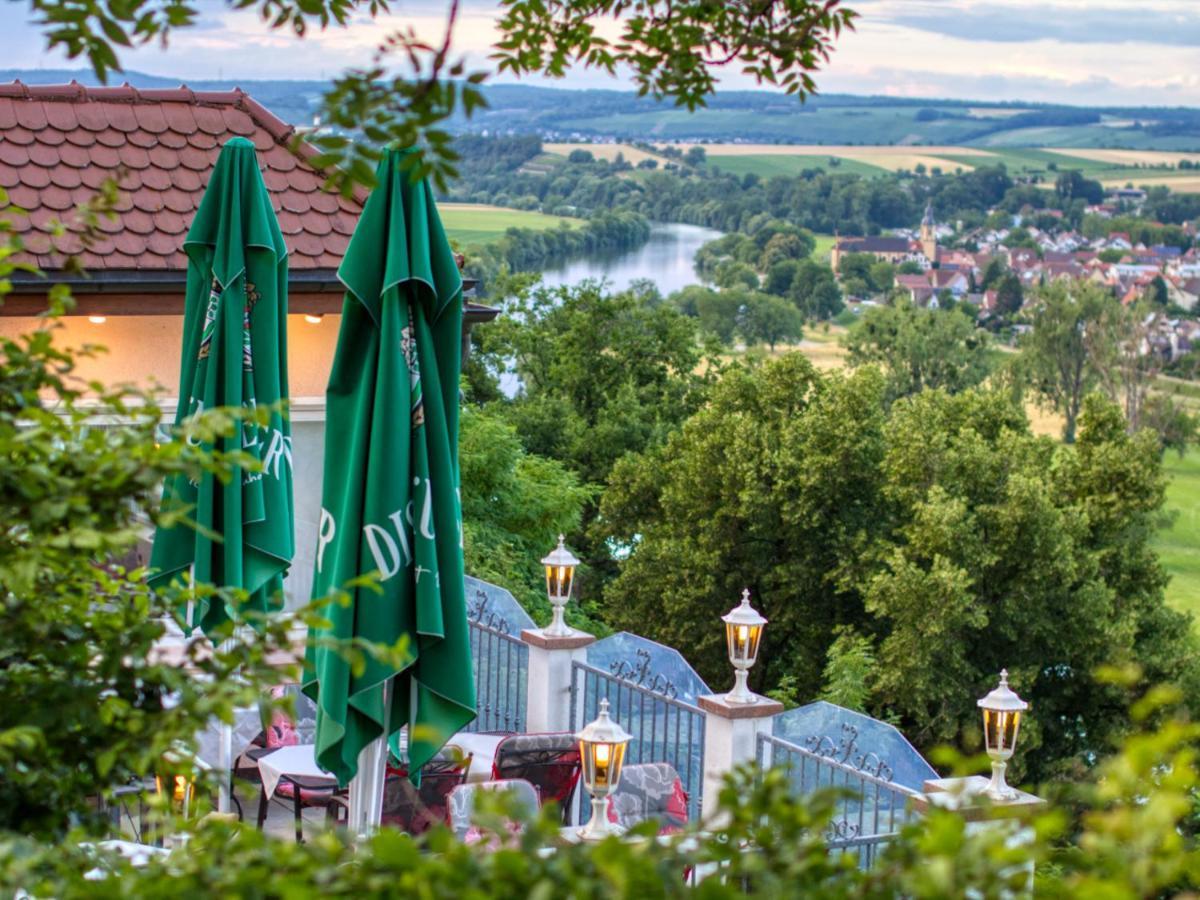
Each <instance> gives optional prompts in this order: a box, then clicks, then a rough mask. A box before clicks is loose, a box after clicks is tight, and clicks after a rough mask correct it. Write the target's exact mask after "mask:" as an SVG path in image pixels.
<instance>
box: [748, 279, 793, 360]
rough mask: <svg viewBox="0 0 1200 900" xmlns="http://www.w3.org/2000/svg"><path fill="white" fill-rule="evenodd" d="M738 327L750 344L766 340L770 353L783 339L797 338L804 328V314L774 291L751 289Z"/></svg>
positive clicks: (790, 340) (788, 340)
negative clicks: (765, 291) (764, 291)
mask: <svg viewBox="0 0 1200 900" xmlns="http://www.w3.org/2000/svg"><path fill="white" fill-rule="evenodd" d="M738 330H739V331H740V332H741V333H742V337H743V338H745V339H746V343H747V344H757V343H759V342H763V343H766V344H767V345H768V346H769V347H770V348H771V352H772V353H774V352H775V345H776V344H778V343H779V342H781V341H787V342H789V343H790V342H792V341H797V340H799V339H800V335H801V333H802V332H803V330H804V317H803V316H801V315H800V311H799V310H798V309H796V307H795V306H794V305H793V304H792V303H789V302H788V301H787V300H784V299H783V298H782V297H776V296H774V295H773V294H764V293H761V292H760V291H751V292H750V293H749V294H747V295H745V301H744V302H743V304H742V309H741V314H740V318H739V321H738Z"/></svg>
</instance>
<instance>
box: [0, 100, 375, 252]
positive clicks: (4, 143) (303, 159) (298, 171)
mask: <svg viewBox="0 0 1200 900" xmlns="http://www.w3.org/2000/svg"><path fill="white" fill-rule="evenodd" d="M294 134H295V130H294V129H293V128H292V126H290V125H288V124H286V123H285V122H283V121H282V120H281V119H279V118H277V117H276V116H274V115H273V114H272V113H270V112H268V111H267V110H266V108H264V107H263V106H261V105H260V104H258V103H256V102H255V101H254V100H252V99H251V98H250V97H249V96H248V95H246V94H245V93H243V92H242V91H240V90H233V91H193V90H190V89H189V88H187V87H179V88H175V89H171V90H138V89H136V88H133V87H130V86H129V85H124V86H122V87H114V88H86V87H83V86H81V85H79V84H77V83H75V82H71V83H70V84H64V85H45V86H42V85H38V86H34V85H26V84H23V83H21V82H19V81H16V82H13V83H11V84H3V85H0V187H3V188H5V189H6V190H7V191H8V196H9V200H10V201H11V203H12V204H13V205H14V206H17V207H20V208H21V209H22V210H24V211H25V213H24V214H20V215H13V216H12V217H13V219H14V227H15V229H16V232H17V233H18V234H20V235H21V237H22V238H23V239H24V241H25V246H26V247H27V248H28V251H29V254H28V256H29V257H31V261H33V262H36V263H37V264H38V266H39V267H40V268H42V269H44V270H53V269H55V268H61V265H62V259H61V255H60V254H63V253H80V261H81V262H82V264H83V266H84V268H85V269H89V270H125V271H129V270H139V271H149V272H165V271H179V270H183V269H185V268H186V266H187V260H186V258H185V256H184V254H183V251H182V249H181V247H182V244H183V239H184V236H185V235H186V234H187V229H188V226H189V225H191V221H192V216H193V214H194V213H195V211H196V208H197V207H198V206H199V204H200V198H201V196H202V195H203V193H204V188H205V187H206V186H207V184H208V178H209V174H210V173H211V171H212V168H213V165H214V164H215V163H216V159H217V155H218V153H219V152H220V149H221V146H222V144H224V142H225V141H226V140H228V139H229V138H232V137H234V136H238V135H240V136H243V137H246V138H249V139H250V140H251V141H253V142H254V146H255V148H256V149H257V150H258V159H259V163H260V165H261V167H262V171H263V181H264V182H265V183H266V186H267V190H268V192H270V195H271V200H272V203H273V205H274V207H275V212H276V215H277V216H278V217H279V225H280V228H281V229H282V230H283V235H284V240H285V242H286V244H287V247H288V249H289V251H290V252H291V262H290V267H291V268H292V269H293V270H295V269H307V270H318V269H336V268H337V266H338V264H339V263H340V262H341V259H342V254H343V253H344V252H345V249H346V245H347V243H348V242H349V240H350V235H351V234H352V233H353V231H354V226H355V224H356V223H357V221H358V216H359V213H360V212H361V210H362V202H363V200H365V195H363V194H359V195H356V196H355V198H354V199H351V200H347V199H345V198H343V197H340V196H338V195H336V194H331V193H328V192H326V191H323V190H321V184H322V181H323V176H322V174H321V173H320V171H318V170H317V169H315V168H313V167H312V166H311V165H310V164H309V162H308V160H309V159H311V157H312V156H313V155H314V154H315V153H316V150H314V149H313V148H312V147H310V146H308V145H306V144H301V145H300V147H299V150H298V151H297V152H293V151H292V150H291V149H289V147H288V144H289V142H290V141H291V139H292V138H293V136H294ZM117 174H121V178H120V182H119V184H120V187H121V189H122V190H121V198H120V201H119V203H118V205H117V210H118V213H119V214H118V216H117V218H116V219H115V220H113V221H107V220H102V221H101V223H100V229H101V230H102V232H103V233H104V239H103V240H101V241H100V242H99V243H97V244H94V245H93V246H91V247H89V248H83V247H81V245H80V241H79V239H78V237H77V236H75V235H73V234H69V233H68V234H66V235H63V236H61V237H52V236H51V235H50V234H49V230H50V229H49V222H51V221H52V220H54V219H58V220H61V221H63V222H67V223H69V222H70V219H71V213H72V210H73V209H74V207H75V205H76V204H78V203H81V202H83V201H84V200H86V199H87V198H88V197H89V196H91V195H92V194H93V193H94V191H95V189H96V188H98V187H99V186H100V185H101V184H102V183H103V182H104V181H105V179H107V178H109V177H112V176H115V175H117ZM10 215H11V210H10Z"/></svg>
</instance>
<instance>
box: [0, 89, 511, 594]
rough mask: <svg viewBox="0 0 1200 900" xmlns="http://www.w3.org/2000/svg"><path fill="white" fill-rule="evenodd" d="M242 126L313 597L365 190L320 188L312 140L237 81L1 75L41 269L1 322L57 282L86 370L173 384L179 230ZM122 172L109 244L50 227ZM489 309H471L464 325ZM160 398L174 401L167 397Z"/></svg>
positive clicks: (11, 158)
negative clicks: (159, 83) (252, 172)
mask: <svg viewBox="0 0 1200 900" xmlns="http://www.w3.org/2000/svg"><path fill="white" fill-rule="evenodd" d="M238 135H240V136H243V137H246V138H248V139H249V140H251V141H252V142H253V143H254V146H255V147H256V148H257V151H258V158H259V162H260V164H261V166H262V171H263V180H264V182H265V184H266V187H267V190H268V192H269V193H270V195H271V199H272V201H273V206H274V207H275V212H276V215H277V216H278V218H279V225H280V228H281V229H282V231H283V235H284V240H285V242H286V243H287V247H288V250H289V252H290V261H289V313H290V315H289V316H288V356H289V377H290V382H291V390H292V418H293V460H294V465H295V468H296V479H295V482H296V485H297V497H296V506H297V510H296V515H297V541H296V545H297V547H298V548H299V551H298V556H297V559H296V565H295V566H293V572H294V573H295V575H294V576H293V578H292V579H290V580H291V581H292V584H291V585H290V587H291V589H292V590H293V591H294V592H295V595H296V596H297V597H301V598H303V599H305V600H307V597H308V584H307V581H308V579H309V577H310V575H309V573H311V570H312V566H311V564H310V563H311V560H305V559H302V558H301V557H302V556H303V555H304V554H306V553H309V552H311V548H312V547H314V546H315V545H316V539H315V533H316V532H315V529H316V522H317V518H318V514H319V511H320V510H319V504H320V497H319V491H320V488H319V485H320V482H321V465H322V460H321V456H322V448H323V441H322V437H323V435H322V432H323V429H324V417H325V413H324V403H325V385H326V381H327V380H328V376H329V367H330V364H331V363H332V360H333V351H334V345H335V343H336V338H337V331H338V326H339V323H340V319H341V315H340V313H341V308H342V293H343V288H342V285H341V284H340V282H338V280H337V267H338V265H339V264H340V262H341V259H342V254H343V253H344V252H345V249H346V245H347V243H348V242H349V240H350V235H351V234H352V233H353V231H354V226H355V225H356V224H357V222H358V217H359V214H360V212H361V210H362V204H363V202H364V200H365V199H366V195H365V192H361V191H360V192H358V193H356V194H355V195H354V196H353V197H352V198H350V199H346V198H343V197H340V196H338V195H336V194H331V193H329V192H326V191H323V190H322V189H321V184H322V182H323V180H324V179H323V175H322V173H321V172H320V171H319V170H317V169H316V168H314V167H313V166H312V165H311V162H310V160H311V159H312V157H313V155H314V154H315V153H316V151H315V150H314V149H312V148H311V147H309V146H308V145H305V144H300V145H299V146H298V147H297V148H296V149H295V150H293V149H292V147H291V141H292V138H293V137H294V135H295V131H294V129H293V128H292V127H291V126H290V125H287V124H286V123H284V122H283V121H281V120H280V119H278V118H277V117H276V116H274V115H273V114H272V113H270V112H269V111H268V110H266V109H265V108H264V107H262V106H261V105H259V104H258V103H256V102H255V101H254V100H252V99H251V98H250V97H249V96H247V95H246V94H244V93H242V92H241V91H239V90H234V91H221V92H198V91H192V90H189V89H188V88H186V87H180V88H178V89H172V90H137V89H135V88H132V87H129V86H128V85H126V86H123V87H116V88H85V87H82V86H80V85H78V84H75V83H74V82H72V83H71V84H68V85H54V86H31V85H25V84H22V83H20V82H14V83H12V84H6V85H0V187H3V188H4V189H5V190H6V191H7V192H8V197H9V200H10V202H11V204H12V205H13V206H15V207H19V208H21V209H22V210H24V212H22V213H20V214H18V213H15V212H14V211H13V210H11V209H10V210H7V211H0V217H4V218H8V219H10V220H11V221H12V222H13V226H14V229H15V232H16V233H17V234H18V235H19V236H20V237H21V238H22V240H23V242H24V244H25V247H26V248H27V253H26V254H25V255H24V258H25V259H26V260H27V261H29V262H33V263H35V264H36V265H37V266H38V267H39V268H40V269H41V270H42V271H43V273H44V274H45V276H46V277H44V278H40V277H37V278H35V277H30V276H27V277H21V278H15V279H14V290H13V293H11V294H9V296H8V298H7V299H6V300H5V301H4V303H3V305H2V306H0V333H2V334H5V335H16V334H21V333H24V332H28V331H30V330H32V329H34V328H36V327H37V326H38V324H39V322H38V320H37V319H35V318H33V316H35V315H36V314H37V313H38V312H39V311H41V310H43V309H45V307H46V291H47V287H48V286H49V285H54V284H60V283H65V284H68V285H70V287H71V289H72V293H73V294H74V296H75V297H76V299H77V301H78V306H77V308H76V310H75V312H76V315H73V316H70V317H68V318H67V319H66V320H65V328H64V329H63V330H62V332H61V335H62V341H63V343H65V344H67V345H74V346H79V345H81V344H84V343H99V344H102V345H104V346H106V347H107V348H108V350H109V352H108V353H107V354H105V355H102V356H100V357H99V358H98V359H93V360H89V359H81V360H80V364H79V369H78V374H79V375H80V376H81V377H82V378H85V379H93V378H94V379H98V380H100V381H102V382H105V383H109V384H112V383H116V382H135V383H138V384H141V385H144V386H146V385H150V384H152V383H154V382H158V383H159V384H161V385H163V386H165V387H166V388H167V390H168V392H170V391H172V390H173V389H175V388H176V387H177V385H178V379H179V353H180V345H181V342H182V336H183V334H182V312H183V303H184V289H185V281H186V267H187V260H186V257H185V256H184V253H183V250H182V244H183V239H184V236H185V235H186V234H187V230H188V227H189V226H190V225H191V221H192V216H193V215H194V213H195V211H196V209H197V207H198V206H199V203H200V198H201V196H202V195H203V193H204V188H205V187H206V186H207V184H208V178H209V175H210V173H211V172H212V169H213V166H214V164H215V162H216V159H217V155H218V153H219V152H220V148H221V146H222V145H223V144H224V143H225V141H227V140H228V139H230V138H232V137H234V136H238ZM115 176H119V182H118V183H119V186H120V188H121V191H120V200H119V203H118V206H117V210H118V212H119V215H118V217H117V219H116V220H115V221H107V220H102V221H101V223H100V228H101V230H102V231H103V232H104V237H103V239H102V240H100V241H99V242H98V243H96V244H94V245H92V246H90V247H83V246H82V245H81V243H80V239H79V237H78V235H77V233H73V232H71V231H68V232H67V233H66V234H65V235H63V236H61V237H54V236H52V234H51V227H52V226H51V223H52V222H53V221H55V220H59V221H61V222H63V223H64V224H67V225H70V224H71V223H72V221H73V219H74V217H73V210H74V209H75V207H76V205H77V204H80V203H83V202H85V201H87V200H88V198H89V197H91V196H93V195H94V194H95V192H96V189H97V188H98V187H100V185H101V184H103V183H104V181H105V180H106V179H108V178H112V177H115ZM68 254H78V258H79V261H80V262H81V263H82V265H83V267H84V269H85V272H86V274H84V275H79V274H74V273H72V272H69V271H68V270H67V269H65V268H64V262H65V259H66V255H68ZM494 315H495V311H494V310H490V309H488V308H487V307H478V306H475V305H473V304H468V315H467V321H468V323H474V322H477V321H486V320H487V319H489V318H492V317H493V316H494ZM466 327H469V326H466ZM464 339H465V335H464ZM167 405H168V409H169V410H171V411H172V412H173V409H171V408H172V407H173V402H172V403H168V404H167ZM302 485H306V486H308V488H309V489H307V490H305V489H302V488H301V486H302ZM314 485H315V486H316V487H315V488H313V487H312V486H314ZM306 532H311V534H309V533H306ZM310 538H311V539H310ZM301 581H303V582H304V583H303V584H301V583H300V582H301Z"/></svg>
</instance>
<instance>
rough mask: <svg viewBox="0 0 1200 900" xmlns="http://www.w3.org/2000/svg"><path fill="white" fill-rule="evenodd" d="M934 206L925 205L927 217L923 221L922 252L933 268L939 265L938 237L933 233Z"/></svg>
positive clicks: (930, 204)
mask: <svg viewBox="0 0 1200 900" xmlns="http://www.w3.org/2000/svg"><path fill="white" fill-rule="evenodd" d="M933 227H934V222H933V204H932V203H927V204H926V205H925V216H924V218H922V219H921V252H922V253H924V254H925V258H926V259H928V260H929V264H930V265H931V266H936V265H937V235H935V234H934V232H933Z"/></svg>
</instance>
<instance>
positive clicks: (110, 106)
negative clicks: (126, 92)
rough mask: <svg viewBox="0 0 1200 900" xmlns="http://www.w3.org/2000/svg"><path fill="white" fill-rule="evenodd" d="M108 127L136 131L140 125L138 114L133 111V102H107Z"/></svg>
mask: <svg viewBox="0 0 1200 900" xmlns="http://www.w3.org/2000/svg"><path fill="white" fill-rule="evenodd" d="M105 111H106V112H107V113H108V127H109V128H115V129H117V131H135V130H136V129H137V127H138V121H137V116H135V115H134V113H133V104H131V103H106V104H105Z"/></svg>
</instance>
